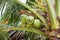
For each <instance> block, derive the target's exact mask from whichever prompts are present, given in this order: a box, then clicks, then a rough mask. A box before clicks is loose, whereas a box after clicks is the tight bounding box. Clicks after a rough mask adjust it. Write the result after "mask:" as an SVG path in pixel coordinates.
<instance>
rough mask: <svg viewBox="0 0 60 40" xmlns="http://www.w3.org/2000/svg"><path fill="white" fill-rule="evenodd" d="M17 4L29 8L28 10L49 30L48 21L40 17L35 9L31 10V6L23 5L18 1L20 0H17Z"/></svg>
mask: <svg viewBox="0 0 60 40" xmlns="http://www.w3.org/2000/svg"><path fill="white" fill-rule="evenodd" d="M15 2H17V3H19V4H20V5H22V6H24V7H25V8H27V9H28V10H30V11H31V12H32V13H33V14H35V15H36V16H37V17H38V18H39V19H40V20H41V21H42V22H43V23H44V25H45V27H46V29H47V30H49V28H48V27H49V26H48V23H47V21H46V19H45V18H44V17H43V16H42V15H40V14H39V13H38V12H37V11H35V10H34V9H33V8H31V7H30V6H28V5H26V4H23V3H22V2H20V1H18V0H15Z"/></svg>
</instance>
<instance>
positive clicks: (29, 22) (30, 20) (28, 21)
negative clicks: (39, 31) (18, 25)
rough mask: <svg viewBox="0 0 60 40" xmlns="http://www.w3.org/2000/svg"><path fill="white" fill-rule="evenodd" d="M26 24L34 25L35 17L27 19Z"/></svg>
mask: <svg viewBox="0 0 60 40" xmlns="http://www.w3.org/2000/svg"><path fill="white" fill-rule="evenodd" d="M26 22H27V24H29V25H31V24H33V22H34V17H33V16H28V17H27V18H26Z"/></svg>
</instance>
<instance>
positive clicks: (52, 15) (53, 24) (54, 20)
mask: <svg viewBox="0 0 60 40" xmlns="http://www.w3.org/2000/svg"><path fill="white" fill-rule="evenodd" d="M45 1H46V4H47V7H48V8H47V9H48V12H49V16H50V21H51V29H53V30H55V29H59V22H58V19H57V17H56V13H55V10H54V8H53V5H52V3H51V0H45Z"/></svg>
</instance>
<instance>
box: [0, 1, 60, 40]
mask: <svg viewBox="0 0 60 40" xmlns="http://www.w3.org/2000/svg"><path fill="white" fill-rule="evenodd" d="M50 1H51V2H52V0H41V1H39V0H27V2H26V4H23V3H22V2H20V1H19V0H0V5H1V6H0V10H1V15H2V16H1V17H2V18H1V23H0V24H1V25H0V26H1V28H0V29H4V30H6V31H9V30H10V31H9V32H8V33H9V36H10V37H11V40H19V39H20V40H22V39H23V40H46V39H47V40H56V39H58V38H60V34H59V30H60V22H59V20H60V11H59V10H60V4H59V3H60V0H54V4H53V5H52V3H51V2H50ZM5 6H6V9H5V11H4V7H5ZM3 11H4V12H3ZM22 14H26V15H28V16H33V17H34V18H35V19H39V20H40V21H41V23H42V24H41V27H39V28H35V27H20V26H19V25H20V24H19V22H21V19H20V17H21V15H22ZM18 24H19V25H18ZM22 25H23V24H22ZM14 30H20V31H14ZM22 30H23V31H22ZM26 31H28V32H26ZM2 32H4V31H2ZM11 35H13V36H11ZM52 36H53V37H52ZM54 37H55V38H54ZM48 38H49V39H48ZM9 39H10V38H9ZM1 40H3V39H1ZM5 40H6V39H5Z"/></svg>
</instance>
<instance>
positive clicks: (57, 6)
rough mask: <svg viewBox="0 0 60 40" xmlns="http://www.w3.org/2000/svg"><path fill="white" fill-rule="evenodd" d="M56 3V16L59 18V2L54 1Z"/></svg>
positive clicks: (58, 0)
mask: <svg viewBox="0 0 60 40" xmlns="http://www.w3.org/2000/svg"><path fill="white" fill-rule="evenodd" d="M55 3H56V14H57V16H58V17H60V0H55Z"/></svg>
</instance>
